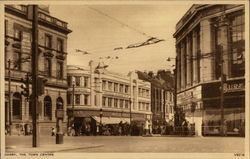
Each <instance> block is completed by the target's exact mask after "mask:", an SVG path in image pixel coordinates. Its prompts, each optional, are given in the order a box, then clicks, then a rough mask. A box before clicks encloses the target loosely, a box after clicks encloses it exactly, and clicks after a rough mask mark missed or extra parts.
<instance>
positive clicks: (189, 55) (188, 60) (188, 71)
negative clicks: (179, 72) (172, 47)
mask: <svg viewBox="0 0 250 159" xmlns="http://www.w3.org/2000/svg"><path fill="white" fill-rule="evenodd" d="M191 47H192V46H191V42H190V38H189V36H187V37H186V63H187V68H186V75H187V77H186V78H187V82H186V83H187V87H190V86H191V60H192V59H191V58H192V53H191V50H190V49H191Z"/></svg>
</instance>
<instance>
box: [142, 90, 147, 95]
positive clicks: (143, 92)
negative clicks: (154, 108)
mask: <svg viewBox="0 0 250 159" xmlns="http://www.w3.org/2000/svg"><path fill="white" fill-rule="evenodd" d="M145 93H146V90H145V89H142V97H145V96H146V94H145Z"/></svg>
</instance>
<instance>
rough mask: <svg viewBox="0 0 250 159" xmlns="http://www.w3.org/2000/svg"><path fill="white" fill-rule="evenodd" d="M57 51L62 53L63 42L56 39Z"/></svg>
mask: <svg viewBox="0 0 250 159" xmlns="http://www.w3.org/2000/svg"><path fill="white" fill-rule="evenodd" d="M57 51H58V52H63V40H62V39H57Z"/></svg>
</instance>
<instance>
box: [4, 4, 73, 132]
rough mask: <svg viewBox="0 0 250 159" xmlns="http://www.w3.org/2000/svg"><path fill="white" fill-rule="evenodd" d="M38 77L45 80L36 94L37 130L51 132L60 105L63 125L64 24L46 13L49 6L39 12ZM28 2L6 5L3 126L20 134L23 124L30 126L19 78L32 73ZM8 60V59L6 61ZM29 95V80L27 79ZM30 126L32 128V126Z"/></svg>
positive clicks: (27, 102)
mask: <svg viewBox="0 0 250 159" xmlns="http://www.w3.org/2000/svg"><path fill="white" fill-rule="evenodd" d="M38 12H39V13H38V46H39V48H38V50H39V54H38V76H39V77H42V78H44V79H46V80H47V83H46V84H45V89H44V94H43V95H41V96H39V104H38V105H39V118H38V121H39V131H40V133H41V134H50V131H51V127H55V126H56V117H55V109H56V106H57V105H58V103H62V104H63V110H64V119H63V127H64V128H66V123H67V122H66V121H67V116H66V109H67V107H66V104H67V102H66V94H67V69H66V65H67V35H68V34H69V33H70V32H71V30H69V29H68V28H67V23H66V22H64V21H62V20H59V19H57V18H55V17H53V16H51V15H50V13H49V8H48V6H39V11H38ZM28 15H29V12H28V6H27V5H5V15H4V18H5V126H6V128H8V129H9V128H10V129H11V132H12V134H13V135H15V134H22V133H23V131H22V130H23V129H24V127H23V126H24V125H26V124H28V125H30V126H31V125H32V124H31V122H32V104H31V100H27V98H26V97H25V96H23V95H22V91H24V90H23V89H22V88H21V85H25V83H24V82H23V81H22V79H26V76H27V75H28V74H31V71H32V69H31V67H32V66H31V50H32V46H31V43H32V21H31V20H30V19H28ZM8 61H9V62H8ZM28 85H29V92H30V93H29V95H31V93H32V92H31V87H32V86H31V81H30V82H29V84H28ZM31 129H32V128H31Z"/></svg>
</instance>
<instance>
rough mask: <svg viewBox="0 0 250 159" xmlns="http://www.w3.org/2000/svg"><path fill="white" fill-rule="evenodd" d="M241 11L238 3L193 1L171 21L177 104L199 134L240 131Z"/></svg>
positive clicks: (242, 85) (242, 115)
mask: <svg viewBox="0 0 250 159" xmlns="http://www.w3.org/2000/svg"><path fill="white" fill-rule="evenodd" d="M244 15H245V8H244V5H243V4H237V5H233V4H232V5H193V6H192V7H191V8H190V9H189V10H188V11H187V12H186V13H185V15H184V16H183V17H182V18H181V19H180V20H179V22H178V23H177V24H176V32H175V33H174V38H175V39H176V54H177V56H176V70H177V77H176V78H177V108H178V111H179V112H181V113H180V114H183V115H184V117H185V119H186V120H187V121H189V122H190V123H195V131H196V134H197V135H199V136H201V135H219V134H220V132H221V130H224V135H244V126H245V125H244V124H245V77H244V76H245V17H244ZM221 86H223V87H221ZM222 88H223V91H221V90H222ZM180 117H181V116H180ZM221 123H223V124H221ZM222 127H223V128H222Z"/></svg>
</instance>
